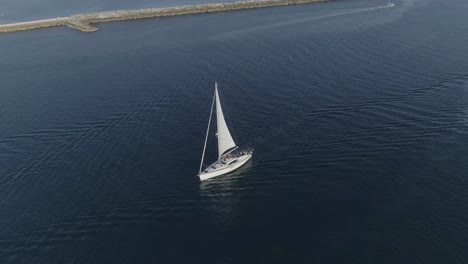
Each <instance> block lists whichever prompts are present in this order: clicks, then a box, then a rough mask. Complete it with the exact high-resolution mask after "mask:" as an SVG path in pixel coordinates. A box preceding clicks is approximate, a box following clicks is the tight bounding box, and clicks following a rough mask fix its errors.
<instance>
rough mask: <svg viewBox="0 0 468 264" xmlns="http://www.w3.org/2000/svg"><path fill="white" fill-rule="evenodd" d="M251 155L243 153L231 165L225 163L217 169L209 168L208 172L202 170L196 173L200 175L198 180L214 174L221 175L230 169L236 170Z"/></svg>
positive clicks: (206, 178)
mask: <svg viewBox="0 0 468 264" xmlns="http://www.w3.org/2000/svg"><path fill="white" fill-rule="evenodd" d="M251 157H252V155H250V154H249V155H244V156H242V157H240V158H239V159H238V162H237V163H235V164H232V165H227V166H224V167H221V168H218V169H214V170H210V171H208V172H202V173H200V174H198V177H200V181H204V180H208V179H211V178H214V177H216V176H221V175H224V174H226V173H229V172H231V171H234V170H237V169H238V168H240V167H242V165H244V164H245V163H246V162H247V161H248V160H249V159H250V158H251Z"/></svg>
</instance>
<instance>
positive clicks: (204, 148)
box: [198, 84, 217, 174]
mask: <svg viewBox="0 0 468 264" xmlns="http://www.w3.org/2000/svg"><path fill="white" fill-rule="evenodd" d="M216 85H217V84H216ZM215 97H216V92H215V95H213V102H212V103H211V111H210V119H209V121H208V128H207V129H206V136H205V145H204V146H203V154H202V157H201V162H200V169H199V170H198V174H200V173H201V170H202V167H203V159H204V158H205V150H206V142H207V141H208V133H209V132H210V124H211V116H212V114H213V106H214V102H215Z"/></svg>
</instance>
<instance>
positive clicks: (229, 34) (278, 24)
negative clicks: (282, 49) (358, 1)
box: [216, 2, 395, 38]
mask: <svg viewBox="0 0 468 264" xmlns="http://www.w3.org/2000/svg"><path fill="white" fill-rule="evenodd" d="M393 7H395V4H394V3H391V2H389V3H388V4H386V5H379V6H374V7H366V8H360V9H354V10H350V11H346V12H340V13H334V14H327V15H321V16H314V17H306V18H299V19H294V20H288V21H282V22H276V23H272V24H268V25H259V26H254V27H249V28H245V29H240V30H234V31H230V32H226V33H222V34H220V35H217V36H216V38H224V37H233V36H236V35H238V34H242V33H250V32H256V31H259V30H264V29H271V28H277V27H283V26H290V25H295V24H300V23H305V22H309V21H315V20H321V19H327V18H332V17H339V16H345V15H351V14H357V13H362V12H369V11H375V10H380V9H386V8H393Z"/></svg>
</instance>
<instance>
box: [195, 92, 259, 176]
mask: <svg viewBox="0 0 468 264" xmlns="http://www.w3.org/2000/svg"><path fill="white" fill-rule="evenodd" d="M215 103H216V125H217V129H218V132H217V136H218V155H219V156H218V160H217V161H215V162H213V163H212V164H211V165H210V166H208V167H206V168H205V169H204V170H203V171H202V167H203V159H204V158H205V150H206V142H207V141H208V134H209V132H210V124H211V117H212V115H213V106H214V105H215ZM252 154H253V149H251V148H239V146H237V145H236V142H234V139H233V138H232V136H231V133H230V132H229V129H228V127H227V124H226V120H225V119H224V114H223V109H222V108H221V101H220V99H219V93H218V84H215V94H214V96H213V102H212V104H211V112H210V119H209V121H208V128H207V130H206V137H205V145H204V147H203V154H202V159H201V163H200V170H199V172H198V177H200V180H201V181H203V180H207V179H210V178H213V177H216V176H220V175H223V174H226V173H228V172H231V171H234V170H236V169H238V168H240V167H241V166H242V165H244V164H245V163H246V162H247V161H248V160H249V159H250V158H251V157H252Z"/></svg>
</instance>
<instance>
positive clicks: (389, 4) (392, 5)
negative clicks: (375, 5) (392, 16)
mask: <svg viewBox="0 0 468 264" xmlns="http://www.w3.org/2000/svg"><path fill="white" fill-rule="evenodd" d="M394 6H395V4H394V3H391V2H388V4H387V7H394Z"/></svg>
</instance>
